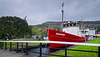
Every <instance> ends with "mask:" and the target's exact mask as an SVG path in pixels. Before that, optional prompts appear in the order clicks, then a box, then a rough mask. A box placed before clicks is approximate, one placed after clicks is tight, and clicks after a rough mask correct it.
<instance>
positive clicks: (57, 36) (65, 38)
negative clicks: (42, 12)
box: [47, 29, 88, 48]
mask: <svg viewBox="0 0 100 57" xmlns="http://www.w3.org/2000/svg"><path fill="white" fill-rule="evenodd" d="M47 32H48V38H49V41H61V42H84V41H85V37H79V36H76V35H72V34H69V33H65V32H62V31H56V30H52V29H47ZM86 40H88V37H87V38H86ZM64 46H65V45H64V44H54V43H50V47H51V48H56V47H64ZM67 46H69V44H68V45H67Z"/></svg>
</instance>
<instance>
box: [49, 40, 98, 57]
mask: <svg viewBox="0 0 100 57" xmlns="http://www.w3.org/2000/svg"><path fill="white" fill-rule="evenodd" d="M87 43H95V44H100V38H98V39H94V40H91V41H89V42H87ZM72 49H76V50H88V51H98V47H97V46H83V45H80V46H77V47H75V48H72ZM54 54H55V53H54ZM64 54H65V52H64V51H63V52H60V53H56V55H64ZM67 55H68V56H74V57H98V54H97V53H92V52H80V51H70V50H68V51H67ZM49 57H56V56H49Z"/></svg>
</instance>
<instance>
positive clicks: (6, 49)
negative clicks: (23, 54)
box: [5, 42, 7, 50]
mask: <svg viewBox="0 0 100 57" xmlns="http://www.w3.org/2000/svg"><path fill="white" fill-rule="evenodd" d="M5 50H7V42H5Z"/></svg>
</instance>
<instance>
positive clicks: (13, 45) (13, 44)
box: [3, 39, 45, 49]
mask: <svg viewBox="0 0 100 57" xmlns="http://www.w3.org/2000/svg"><path fill="white" fill-rule="evenodd" d="M4 41H5V40H4ZM7 41H8V40H7ZM9 41H39V39H13V40H9ZM43 44H45V43H43ZM16 45H17V43H15V42H13V43H12V48H16ZM23 45H24V47H25V45H26V43H23ZM35 45H40V43H28V46H35ZM3 48H5V43H4V47H3ZM7 48H8V49H9V48H10V43H9V42H8V43H7ZM19 48H21V43H19Z"/></svg>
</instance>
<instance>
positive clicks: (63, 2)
mask: <svg viewBox="0 0 100 57" xmlns="http://www.w3.org/2000/svg"><path fill="white" fill-rule="evenodd" d="M61 11H62V24H61V31H62V30H63V17H64V2H63V3H62V10H61Z"/></svg>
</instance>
